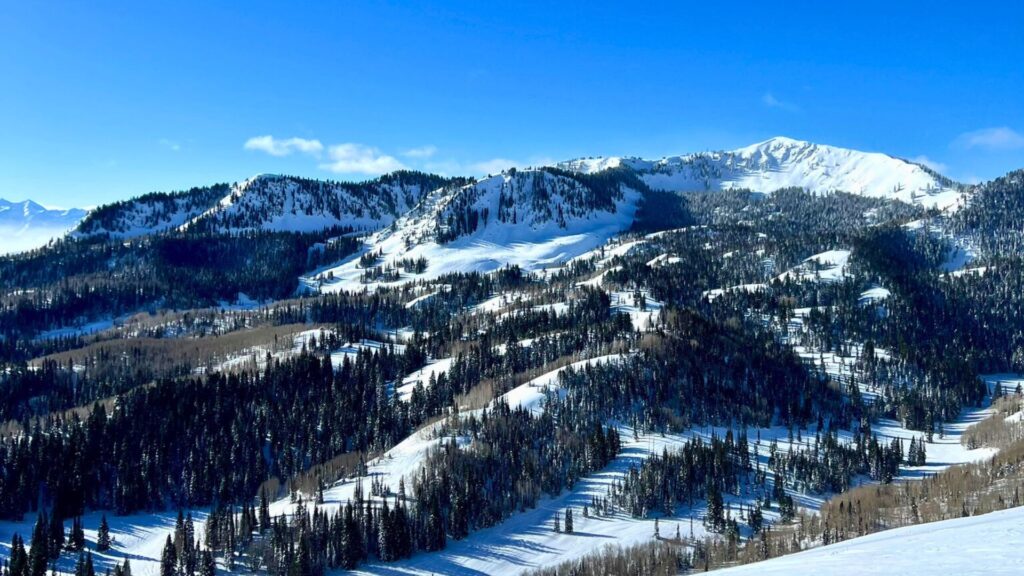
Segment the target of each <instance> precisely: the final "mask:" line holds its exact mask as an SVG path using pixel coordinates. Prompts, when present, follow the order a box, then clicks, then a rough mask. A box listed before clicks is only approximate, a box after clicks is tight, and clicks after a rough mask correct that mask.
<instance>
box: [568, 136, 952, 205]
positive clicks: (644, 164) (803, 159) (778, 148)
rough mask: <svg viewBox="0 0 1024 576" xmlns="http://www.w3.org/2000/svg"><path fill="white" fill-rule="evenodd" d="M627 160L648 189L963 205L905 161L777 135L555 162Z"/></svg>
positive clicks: (583, 166)
mask: <svg viewBox="0 0 1024 576" xmlns="http://www.w3.org/2000/svg"><path fill="white" fill-rule="evenodd" d="M620 165H625V166H628V167H629V168H631V169H633V170H634V171H635V172H636V173H637V175H638V176H640V178H641V179H642V180H644V182H645V183H646V184H647V185H648V186H650V187H651V188H654V189H658V190H664V191H671V192H700V191H715V190H729V189H738V188H743V189H749V190H753V191H755V192H763V193H770V192H774V191H775V190H778V189H780V188H791V187H796V188H804V189H806V190H808V191H810V192H814V193H817V194H824V193H830V192H836V191H842V192H849V193H851V194H859V195H862V196H872V197H878V198H891V199H894V200H900V201H903V202H907V203H911V204H918V205H922V206H926V207H938V208H941V209H948V208H955V207H957V206H959V205H960V202H959V198H960V196H961V194H960V192H959V190H957V187H956V185H955V183H953V182H952V181H950V180H949V179H947V178H944V177H942V176H941V175H938V174H935V173H934V172H931V171H928V170H925V169H923V168H922V167H921V166H918V165H917V164H914V163H912V162H907V161H906V160H901V159H899V158H894V157H892V156H889V155H887V154H881V153H877V152H862V151H859V150H852V149H848V148H839V147H836V146H827V145H823V144H816V143H814V142H808V141H805V140H797V139H795V138H789V137H787V136H775V137H773V138H769V139H768V140H764V141H762V142H758V143H755V144H751V145H749V146H745V147H743V148H738V149H735V150H723V151H718V152H699V153H694V154H687V155H683V156H671V157H665V158H662V159H661V160H640V159H634V158H629V159H625V158H616V157H612V158H581V159H577V160H570V161H567V162H561V163H559V164H558V167H560V168H563V169H566V170H573V171H577V172H583V173H593V172H600V171H603V170H607V169H609V168H614V167H618V166H620Z"/></svg>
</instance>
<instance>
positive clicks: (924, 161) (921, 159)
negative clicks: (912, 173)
mask: <svg viewBox="0 0 1024 576" xmlns="http://www.w3.org/2000/svg"><path fill="white" fill-rule="evenodd" d="M910 161H911V162H914V163H917V164H920V165H922V166H927V167H928V168H931V169H932V170H935V171H936V172H938V173H940V174H944V173H945V172H946V170H947V169H948V168H949V166H947V165H945V164H943V163H942V162H937V161H935V160H932V159H931V158H929V157H927V156H925V155H924V154H921V155H920V156H915V157H913V158H911V159H910Z"/></svg>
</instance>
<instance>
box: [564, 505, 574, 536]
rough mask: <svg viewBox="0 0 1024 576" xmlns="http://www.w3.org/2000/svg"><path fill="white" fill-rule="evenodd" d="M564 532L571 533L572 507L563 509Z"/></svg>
mask: <svg viewBox="0 0 1024 576" xmlns="http://www.w3.org/2000/svg"><path fill="white" fill-rule="evenodd" d="M565 533H566V534H572V508H566V509H565Z"/></svg>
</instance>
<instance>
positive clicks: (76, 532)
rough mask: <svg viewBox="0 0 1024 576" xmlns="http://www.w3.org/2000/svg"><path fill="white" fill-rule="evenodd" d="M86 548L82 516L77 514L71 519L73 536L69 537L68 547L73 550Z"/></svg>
mask: <svg viewBox="0 0 1024 576" xmlns="http://www.w3.org/2000/svg"><path fill="white" fill-rule="evenodd" d="M84 548H85V530H84V529H83V528H82V517H81V516H75V518H74V519H73V520H72V521H71V536H70V538H68V549H69V550H71V551H73V552H78V551H81V550H83V549H84Z"/></svg>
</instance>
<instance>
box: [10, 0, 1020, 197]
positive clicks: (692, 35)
mask: <svg viewBox="0 0 1024 576" xmlns="http://www.w3.org/2000/svg"><path fill="white" fill-rule="evenodd" d="M846 4H850V5H851V7H847V6H846ZM941 4H944V2H930V3H921V4H919V5H917V6H910V3H897V2H884V3H882V2H879V3H872V2H857V3H842V2H831V3H825V2H806V3H797V2H793V3H769V2H750V3H747V2H731V3H728V4H725V5H721V4H720V3H711V2H704V3H694V4H690V3H685V2H678V1H677V2H669V3H664V4H660V5H659V4H643V3H634V4H623V3H608V4H603V3H600V2H588V3H554V2H543V3H539V2H538V3H535V4H532V5H526V6H524V5H518V4H516V3H505V2H498V1H494V2H479V1H473V2H436V3H421V2H394V3H387V2H313V1H307V2H301V3H299V2H289V3H285V2H258V1H249V2H236V3H230V2H216V1H210V0H207V1H198V2H192V1H190V0H182V1H178V2H137V1H136V2H123V3H112V2H104V1H102V0H98V1H92V2H86V1H81V2H43V1H40V2H14V1H11V2H3V3H0V79H2V82H0V197H5V198H8V199H16V200H20V199H23V198H33V199H35V200H38V201H40V202H43V203H46V204H51V205H62V206H72V205H93V204H98V203H103V202H108V201H111V200H116V199H119V198H126V197H130V196H133V195H137V194H140V193H144V192H147V191H152V190H173V189H181V188H187V187H189V186H194V185H202V184H207V183H212V182H224V181H236V180H240V179H243V178H245V177H248V176H251V175H252V174H256V173H259V172H275V173H289V174H299V175H305V176H311V177H320V178H336V179H363V178H367V177H369V176H372V175H374V174H375V173H377V172H380V171H386V170H391V169H394V168H397V167H402V166H404V167H410V168H417V169H424V170H432V171H438V172H443V173H449V174H455V173H467V174H472V173H481V172H489V171H497V170H498V169H500V168H501V167H503V166H506V165H509V164H519V165H529V164H534V163H540V162H544V161H549V160H552V159H564V158H569V157H576V156H589V155H612V154H616V155H619V154H624V155H640V156H645V157H661V156H664V155H668V154H679V153H685V152H692V151H700V150H709V149H721V148H734V147H739V146H743V145H746V144H750V143H753V142H756V141H759V140H764V139H766V138H768V137H771V136H774V135H786V136H790V137H794V138H800V139H806V140H812V141H815V142H820V143H826V144H834V145H839V146H845V147H851V148H858V149H864V150H873V151H883V152H887V153H890V154H893V155H897V156H902V157H907V158H921V159H927V161H929V162H932V163H934V164H935V165H936V166H937V167H938V168H940V170H942V171H943V172H945V173H946V174H948V175H950V176H952V177H954V178H958V179H963V180H975V179H984V178H990V177H994V176H998V175H1000V174H1002V173H1005V172H1007V171H1009V170H1011V169H1015V168H1022V167H1024V34H1022V33H1021V30H1022V28H1024V26H1022V25H1024V8H1021V7H1020V4H1019V3H1016V2H1005V1H1003V2H992V3H990V4H988V5H986V3H985V2H971V3H956V5H955V6H954V5H952V4H954V3H949V4H951V6H949V7H944V6H941ZM720 6H727V8H721V7H720Z"/></svg>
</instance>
